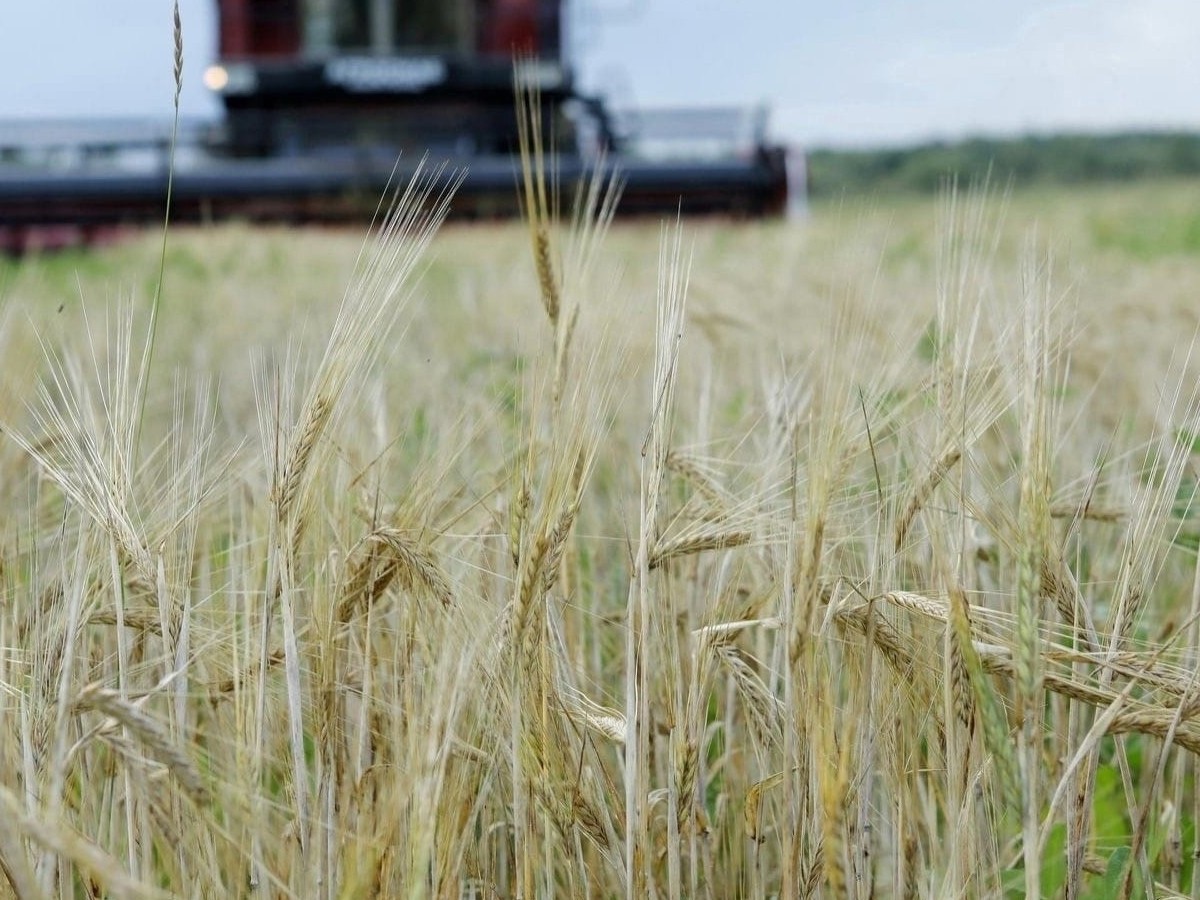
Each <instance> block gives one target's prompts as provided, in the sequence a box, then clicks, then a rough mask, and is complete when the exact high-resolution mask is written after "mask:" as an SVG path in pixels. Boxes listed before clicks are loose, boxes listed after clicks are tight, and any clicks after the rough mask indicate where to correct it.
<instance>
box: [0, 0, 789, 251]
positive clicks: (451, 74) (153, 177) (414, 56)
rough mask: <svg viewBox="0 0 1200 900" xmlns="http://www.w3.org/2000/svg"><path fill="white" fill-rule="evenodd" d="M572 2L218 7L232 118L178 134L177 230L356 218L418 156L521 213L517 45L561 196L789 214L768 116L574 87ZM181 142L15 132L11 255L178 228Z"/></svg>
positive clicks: (626, 205) (126, 130) (9, 165)
mask: <svg viewBox="0 0 1200 900" xmlns="http://www.w3.org/2000/svg"><path fill="white" fill-rule="evenodd" d="M565 2H566V0H218V22H219V52H220V58H219V60H218V62H217V63H216V64H215V65H213V66H211V67H209V68H208V69H207V71H206V72H205V75H204V80H205V83H206V85H207V86H208V87H209V88H210V89H211V90H213V91H214V92H216V93H217V94H218V95H219V96H220V97H221V100H222V101H223V104H224V107H225V118H224V121H222V122H220V123H219V124H216V125H188V126H186V127H185V128H184V129H183V130H182V131H181V134H180V138H179V143H178V146H177V152H176V156H175V162H174V185H173V189H172V205H171V219H172V221H175V222H207V221H215V220H220V219H228V218H237V219H241V220H246V221H256V222H292V223H299V222H324V223H337V222H359V221H363V220H364V219H369V218H370V216H371V215H372V214H373V213H374V212H375V210H376V208H377V205H378V202H379V198H380V196H381V195H382V194H383V192H384V191H385V189H386V188H387V186H388V184H389V181H390V180H394V179H399V180H401V181H403V180H405V179H406V177H407V176H408V175H409V174H410V173H411V171H412V170H414V169H415V167H416V165H417V163H418V161H419V160H422V159H425V160H427V163H426V165H432V166H433V168H434V169H440V171H442V172H443V173H444V177H445V178H447V179H449V178H450V177H452V173H458V175H460V176H461V177H462V179H463V180H462V184H461V186H460V187H459V188H458V190H457V193H456V195H455V199H454V203H453V209H452V214H454V215H457V216H460V217H495V216H507V215H512V214H515V213H516V212H517V211H518V202H517V196H518V193H517V177H518V176H517V173H518V172H519V170H520V166H519V163H518V161H517V160H516V158H515V153H516V149H517V146H518V140H517V124H516V115H515V113H514V109H515V104H514V96H513V65H512V59H513V56H514V54H520V55H522V56H528V57H530V58H536V59H537V60H538V62H537V63H536V64H530V65H529V66H528V67H527V75H528V80H529V81H530V82H531V85H530V86H531V87H533V88H535V89H536V90H537V91H539V92H540V96H541V113H542V122H541V131H542V134H544V135H553V143H552V146H551V147H549V148H548V149H549V152H550V159H551V166H552V170H553V172H554V173H555V177H556V178H557V181H558V184H559V187H560V190H561V192H562V193H563V195H564V196H570V195H571V193H572V192H573V190H574V189H575V187H576V186H577V185H578V184H579V183H580V181H581V180H582V179H584V178H586V177H588V176H589V174H590V173H591V172H592V171H593V170H595V169H596V168H597V166H601V165H602V166H606V167H611V168H612V169H613V170H615V171H616V172H618V173H619V177H620V178H621V181H622V182H623V185H624V191H623V194H622V199H621V204H620V208H619V212H620V213H623V214H650V213H675V212H676V211H681V212H683V213H684V214H717V215H732V216H741V217H758V216H770V215H779V214H781V213H783V212H784V210H785V208H786V205H787V200H788V179H789V170H791V169H793V168H794V167H793V166H792V165H791V164H790V162H789V157H788V154H787V153H786V152H785V150H784V149H783V148H781V147H777V146H772V145H770V144H769V143H768V142H767V139H766V134H765V114H764V113H763V112H762V111H738V110H713V111H691V112H688V113H686V114H681V113H660V114H653V113H644V114H641V115H639V116H632V115H626V116H623V117H621V116H616V115H614V114H613V113H611V112H610V111H609V110H608V109H607V108H606V107H605V105H604V104H603V103H602V102H601V101H599V100H598V99H596V98H592V97H587V96H584V95H582V94H581V93H579V92H578V91H577V90H576V88H575V85H574V81H573V78H572V72H571V69H570V67H569V66H568V64H567V60H566V59H565V56H564V52H563V46H564V41H563V25H564V5H565ZM169 144H170V126H169V125H167V124H164V125H162V126H161V127H156V126H147V125H145V124H144V123H142V124H134V123H119V122H111V123H104V122H97V123H86V124H85V123H79V124H74V125H73V124H70V123H52V122H47V123H27V124H17V123H7V124H6V123H0V249H7V250H9V251H10V252H20V251H22V250H24V249H28V248H30V247H37V246H46V245H54V244H56V243H69V242H72V241H74V242H79V241H84V242H86V241H90V240H94V239H96V238H97V237H98V236H100V235H103V234H105V233H107V232H108V231H111V230H112V229H113V228H114V227H119V226H123V225H131V224H138V225H140V224H146V223H154V222H160V221H162V219H163V216H164V213H165V211H166V210H165V203H166V196H167V172H168V168H169V166H170V154H169V152H168V147H169ZM398 158H399V159H400V163H399V164H397V159H398ZM443 164H444V168H443Z"/></svg>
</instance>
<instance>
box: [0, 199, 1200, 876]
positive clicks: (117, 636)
mask: <svg viewBox="0 0 1200 900" xmlns="http://www.w3.org/2000/svg"><path fill="white" fill-rule="evenodd" d="M410 200H412V202H401V204H400V205H399V207H398V209H397V212H396V213H395V214H394V215H393V217H392V218H391V219H389V220H388V221H387V222H386V223H384V224H383V226H382V227H381V228H380V229H377V230H376V232H375V233H374V234H373V235H372V236H371V237H370V238H368V239H367V240H366V241H365V243H364V241H363V238H362V235H361V234H356V233H353V232H348V231H341V232H334V231H320V230H283V229H254V228H250V227H248V226H239V225H229V226H221V227H213V228H206V229H194V230H187V229H172V230H170V231H169V232H168V234H167V244H166V256H165V264H164V266H163V268H162V270H161V276H162V277H161V281H162V287H161V301H160V302H159V303H158V304H157V305H155V303H154V302H153V298H154V295H155V292H156V287H157V285H158V283H159V277H160V269H159V252H160V240H161V238H162V236H161V234H153V233H151V234H146V235H143V236H140V237H138V236H135V237H130V238H128V239H126V240H124V241H122V242H120V243H118V244H116V245H114V246H112V247H108V248H104V249H98V250H94V251H89V252H86V253H76V254H67V255H63V256H59V257H45V258H30V259H27V260H24V261H20V262H13V261H9V262H4V263H2V264H0V352H2V353H3V358H4V366H3V368H2V370H0V379H2V380H0V427H2V429H3V433H2V434H0V472H2V473H3V478H2V480H0V492H2V493H0V501H2V503H0V585H2V591H3V593H2V602H0V648H3V649H2V652H0V686H2V687H3V700H2V702H0V773H2V774H0V809H2V812H3V814H2V815H0V863H2V869H3V873H4V875H5V890H6V891H7V892H8V893H10V894H11V895H13V896H18V897H23V898H24V897H59V896H62V897H67V896H112V897H142V896H187V897H212V896H271V897H346V898H349V897H369V896H378V897H410V898H417V897H450V898H457V897H464V898H467V897H472V898H475V897H477V898H509V897H522V898H534V897H594V898H607V897H618V896H629V897H639V898H640V897H713V898H729V897H841V896H853V897H932V896H943V897H975V896H978V897H1000V896H1013V897H1018V896H1036V895H1046V896H1057V895H1063V894H1065V896H1067V897H1124V896H1157V897H1170V896H1200V866H1197V865H1196V863H1195V859H1196V854H1197V852H1200V835H1197V833H1196V827H1195V826H1196V822H1197V821H1198V819H1200V783H1198V782H1197V780H1196V767H1195V760H1196V754H1197V753H1200V719H1198V718H1197V714H1198V713H1200V680H1198V679H1197V671H1198V668H1197V664H1198V662H1200V659H1198V655H1200V621H1198V619H1200V568H1198V566H1197V548H1198V546H1200V514H1198V511H1197V508H1196V504H1195V502H1194V501H1195V492H1196V486H1197V464H1198V463H1200V408H1198V403H1200V396H1198V395H1197V381H1196V377H1197V372H1198V368H1197V360H1196V359H1195V358H1194V356H1193V355H1192V352H1191V347H1192V344H1193V340H1194V336H1195V332H1196V329H1197V327H1198V324H1200V306H1198V305H1197V304H1196V302H1195V294H1196V292H1197V290H1200V247H1197V246H1193V243H1200V238H1197V237H1196V235H1200V227H1197V226H1196V224H1195V223H1196V221H1197V220H1196V219H1195V218H1194V217H1193V214H1192V213H1191V211H1190V210H1191V209H1194V208H1196V205H1197V204H1196V201H1197V200H1200V186H1197V185H1193V184H1180V183H1171V184H1163V185H1151V186H1138V187H1122V188H1110V189H1104V190H1100V189H1094V190H1088V191H1077V192H1068V191H1061V192H1057V193H1042V194H1039V195H1033V194H1022V193H1020V192H1018V193H1016V194H1014V195H1012V196H1006V195H1005V194H1004V192H1003V191H997V190H995V189H993V190H986V189H975V190H963V191H959V192H957V193H954V194H950V193H948V194H947V195H946V196H944V197H943V198H941V199H940V200H938V201H937V202H936V203H935V202H932V201H925V200H905V201H889V202H880V203H878V204H875V205H860V206H854V205H852V204H849V203H847V204H845V205H838V204H833V205H823V206H819V207H818V208H816V209H815V210H814V211H813V214H812V216H811V218H810V219H809V220H808V221H805V222H799V223H778V222H776V223H758V224H754V223H749V224H734V223H727V222H711V221H699V222H684V223H682V224H681V225H680V224H678V223H674V222H666V223H661V224H660V223H655V222H640V223H631V224H625V223H622V224H617V225H613V226H612V227H608V226H607V223H606V220H605V216H604V208H603V197H602V196H597V197H595V198H593V201H594V202H593V203H592V204H591V206H590V207H589V208H590V210H591V214H590V215H582V216H580V217H579V218H578V219H577V220H576V221H575V223H574V224H572V223H570V222H565V223H560V222H556V221H553V220H551V219H550V218H549V217H548V216H547V211H546V209H545V207H544V206H543V205H542V204H541V203H540V201H539V200H538V198H537V197H536V196H532V195H531V200H532V202H531V203H529V204H528V205H529V208H530V209H531V210H532V215H531V221H530V222H529V223H528V224H526V225H522V224H512V225H448V226H445V227H442V228H441V229H440V230H439V229H438V222H437V210H436V208H434V206H431V204H430V203H425V204H424V205H422V204H420V203H417V202H416V200H415V199H414V198H410ZM435 200H436V198H435Z"/></svg>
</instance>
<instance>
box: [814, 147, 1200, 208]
mask: <svg viewBox="0 0 1200 900" xmlns="http://www.w3.org/2000/svg"><path fill="white" fill-rule="evenodd" d="M1197 174H1200V133H1191V132H1136V133H1119V134H1053V135H1029V136H1025V137H1019V138H969V139H966V140H962V141H953V142H947V141H939V142H934V143H928V144H922V145H918V146H912V147H904V148H888V149H876V150H869V149H868V150H838V149H814V150H812V151H810V152H809V154H808V186H809V193H810V195H811V196H813V197H818V198H819V197H835V196H839V195H844V194H862V193H931V192H934V191H937V190H938V189H940V188H941V187H942V186H943V185H944V184H945V183H946V181H947V179H949V178H951V177H954V178H957V179H958V181H959V182H960V183H963V182H970V181H972V180H978V179H982V178H984V177H988V178H990V179H991V180H992V181H993V182H996V181H1000V182H1003V183H1007V182H1008V181H1010V180H1011V181H1012V183H1013V184H1014V185H1015V186H1017V187H1022V186H1030V185H1039V184H1041V185H1070V184H1089V183H1097V182H1120V181H1133V180H1135V179H1143V178H1163V177H1180V176H1189V175H1197Z"/></svg>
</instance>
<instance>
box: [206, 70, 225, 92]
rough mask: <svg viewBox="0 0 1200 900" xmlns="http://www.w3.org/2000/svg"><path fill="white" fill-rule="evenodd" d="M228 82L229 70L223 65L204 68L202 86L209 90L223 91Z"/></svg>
mask: <svg viewBox="0 0 1200 900" xmlns="http://www.w3.org/2000/svg"><path fill="white" fill-rule="evenodd" d="M228 84H229V71H228V70H227V69H226V68H225V67H224V66H209V67H208V68H207V69H205V70H204V86H205V87H206V88H208V89H209V90H210V91H223V90H225V88H226V87H227V86H228Z"/></svg>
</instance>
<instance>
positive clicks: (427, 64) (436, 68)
mask: <svg viewBox="0 0 1200 900" xmlns="http://www.w3.org/2000/svg"><path fill="white" fill-rule="evenodd" d="M325 79H326V81H328V82H329V83H330V84H336V85H338V86H339V87H343V88H345V89H346V90H348V91H353V92H355V93H372V92H376V91H411V92H413V93H415V92H417V91H423V90H424V89H425V88H427V87H432V86H433V85H435V84H440V83H441V82H443V81H445V80H446V63H445V62H443V61H442V60H440V59H431V58H423V59H422V58H401V59H396V58H392V59H387V58H382V59H376V58H373V57H366V56H345V57H341V58H339V59H331V60H330V61H329V62H327V63H326V64H325Z"/></svg>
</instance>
